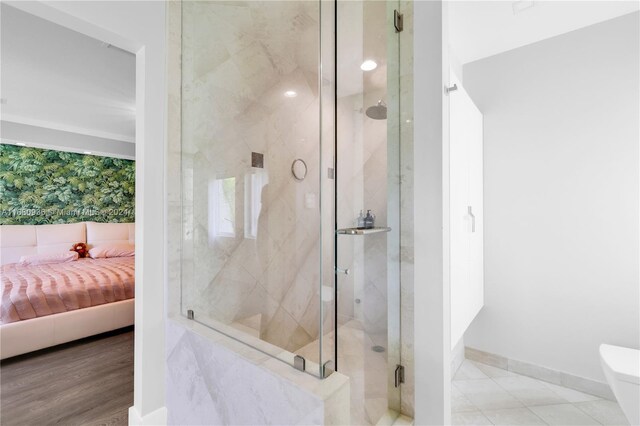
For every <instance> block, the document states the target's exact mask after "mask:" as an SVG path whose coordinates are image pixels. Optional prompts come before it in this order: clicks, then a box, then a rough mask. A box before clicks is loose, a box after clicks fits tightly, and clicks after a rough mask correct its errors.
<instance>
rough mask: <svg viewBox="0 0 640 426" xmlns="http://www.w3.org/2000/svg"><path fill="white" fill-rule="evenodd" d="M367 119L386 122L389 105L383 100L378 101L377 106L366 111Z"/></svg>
mask: <svg viewBox="0 0 640 426" xmlns="http://www.w3.org/2000/svg"><path fill="white" fill-rule="evenodd" d="M366 114H367V117H369V118H373V119H374V120H386V119H387V104H385V103H384V101H383V100H382V99H380V100H379V101H378V104H377V105H373V106H370V107H369V108H367V111H366Z"/></svg>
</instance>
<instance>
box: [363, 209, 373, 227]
mask: <svg viewBox="0 0 640 426" xmlns="http://www.w3.org/2000/svg"><path fill="white" fill-rule="evenodd" d="M375 222H376V216H375V215H374V214H373V213H371V210H367V215H366V216H365V217H364V227H365V228H373V226H374V225H375Z"/></svg>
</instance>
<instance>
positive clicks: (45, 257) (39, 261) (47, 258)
mask: <svg viewBox="0 0 640 426" xmlns="http://www.w3.org/2000/svg"><path fill="white" fill-rule="evenodd" d="M75 260H78V253H77V252H75V251H64V252H62V253H45V254H34V255H31V256H22V257H21V258H20V262H19V263H20V264H21V265H23V266H29V265H46V264H47V263H65V262H73V261H75Z"/></svg>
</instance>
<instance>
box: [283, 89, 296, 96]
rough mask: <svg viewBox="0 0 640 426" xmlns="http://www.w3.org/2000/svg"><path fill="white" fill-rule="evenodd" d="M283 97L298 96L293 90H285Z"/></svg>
mask: <svg viewBox="0 0 640 426" xmlns="http://www.w3.org/2000/svg"><path fill="white" fill-rule="evenodd" d="M284 95H285V96H286V97H287V98H295V97H296V96H298V93H297V92H296V91H295V90H287V91H286V92H284Z"/></svg>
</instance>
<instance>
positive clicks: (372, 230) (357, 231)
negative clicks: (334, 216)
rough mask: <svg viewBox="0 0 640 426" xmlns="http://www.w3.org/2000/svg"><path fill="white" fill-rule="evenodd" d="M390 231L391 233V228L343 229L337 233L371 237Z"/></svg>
mask: <svg viewBox="0 0 640 426" xmlns="http://www.w3.org/2000/svg"><path fill="white" fill-rule="evenodd" d="M389 231H391V228H387V227H377V226H376V227H374V228H342V229H338V230H337V231H336V233H337V234H342V235H369V234H379V233H381V232H389Z"/></svg>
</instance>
